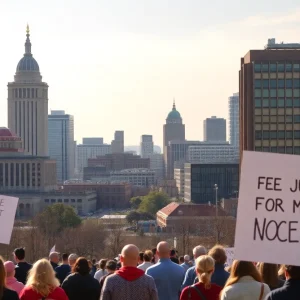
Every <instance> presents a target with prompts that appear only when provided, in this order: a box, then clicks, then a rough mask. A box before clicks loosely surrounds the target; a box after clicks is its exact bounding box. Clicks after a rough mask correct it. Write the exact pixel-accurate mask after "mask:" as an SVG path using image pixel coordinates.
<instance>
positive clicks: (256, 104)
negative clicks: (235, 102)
mask: <svg viewBox="0 0 300 300" xmlns="http://www.w3.org/2000/svg"><path fill="white" fill-rule="evenodd" d="M255 107H261V99H259V98H258V99H255Z"/></svg>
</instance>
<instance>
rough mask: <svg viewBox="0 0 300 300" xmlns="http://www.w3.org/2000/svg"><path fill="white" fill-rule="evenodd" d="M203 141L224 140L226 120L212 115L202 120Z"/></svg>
mask: <svg viewBox="0 0 300 300" xmlns="http://www.w3.org/2000/svg"><path fill="white" fill-rule="evenodd" d="M203 138H204V141H205V142H226V120H225V119H223V118H217V117H216V116H212V117H211V118H207V119H206V120H204V121H203Z"/></svg>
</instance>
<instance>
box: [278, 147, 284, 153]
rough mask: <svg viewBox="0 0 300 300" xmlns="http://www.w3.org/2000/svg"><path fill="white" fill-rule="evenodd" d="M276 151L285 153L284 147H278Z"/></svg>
mask: <svg viewBox="0 0 300 300" xmlns="http://www.w3.org/2000/svg"><path fill="white" fill-rule="evenodd" d="M277 149H278V153H285V149H284V147H278V148H277Z"/></svg>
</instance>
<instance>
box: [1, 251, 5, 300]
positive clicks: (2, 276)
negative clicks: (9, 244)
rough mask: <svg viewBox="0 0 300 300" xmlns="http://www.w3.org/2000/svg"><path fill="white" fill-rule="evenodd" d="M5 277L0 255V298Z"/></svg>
mask: <svg viewBox="0 0 300 300" xmlns="http://www.w3.org/2000/svg"><path fill="white" fill-rule="evenodd" d="M5 277H6V273H5V268H4V261H3V259H2V257H1V256H0V299H2V297H3V290H4V288H5V286H6V284H5Z"/></svg>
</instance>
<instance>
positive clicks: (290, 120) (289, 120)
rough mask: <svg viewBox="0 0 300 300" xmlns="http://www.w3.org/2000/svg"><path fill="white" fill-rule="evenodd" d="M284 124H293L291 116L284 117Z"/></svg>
mask: <svg viewBox="0 0 300 300" xmlns="http://www.w3.org/2000/svg"><path fill="white" fill-rule="evenodd" d="M294 117H299V116H294ZM285 122H286V123H293V116H285ZM296 123H299V122H296Z"/></svg>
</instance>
